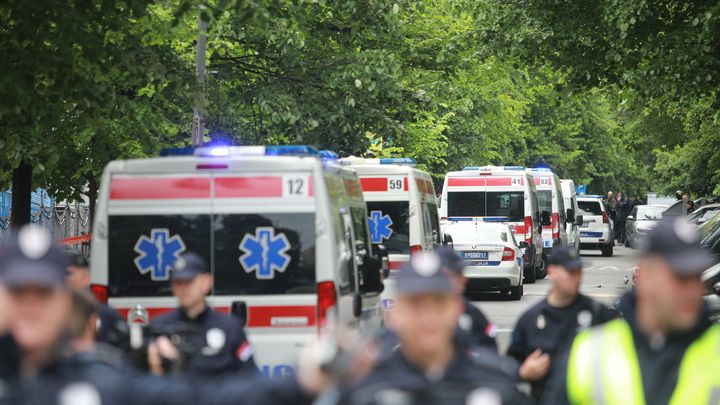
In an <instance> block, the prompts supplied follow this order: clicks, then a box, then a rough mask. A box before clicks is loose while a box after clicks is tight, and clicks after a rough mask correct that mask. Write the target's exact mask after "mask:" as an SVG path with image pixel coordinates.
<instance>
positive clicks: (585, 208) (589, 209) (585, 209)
mask: <svg viewBox="0 0 720 405" xmlns="http://www.w3.org/2000/svg"><path fill="white" fill-rule="evenodd" d="M601 204H602V202H601V201H600V200H597V201H578V208H580V211H582V213H583V214H584V215H602V205H601Z"/></svg>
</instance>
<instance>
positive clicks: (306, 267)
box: [214, 213, 316, 295]
mask: <svg viewBox="0 0 720 405" xmlns="http://www.w3.org/2000/svg"><path fill="white" fill-rule="evenodd" d="M214 230H215V295H265V294H311V293H314V292H315V285H316V279H315V215H314V214H312V213H293V214H246V215H240V214H225V215H216V218H215V226H214Z"/></svg>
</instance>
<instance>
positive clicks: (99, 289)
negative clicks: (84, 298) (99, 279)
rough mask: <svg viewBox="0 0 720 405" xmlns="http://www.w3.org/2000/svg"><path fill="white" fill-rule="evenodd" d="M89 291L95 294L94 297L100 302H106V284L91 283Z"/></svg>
mask: <svg viewBox="0 0 720 405" xmlns="http://www.w3.org/2000/svg"><path fill="white" fill-rule="evenodd" d="M90 291H92V294H93V295H94V296H95V299H96V300H98V302H100V303H102V304H107V303H108V288H107V286H104V285H100V284H91V285H90Z"/></svg>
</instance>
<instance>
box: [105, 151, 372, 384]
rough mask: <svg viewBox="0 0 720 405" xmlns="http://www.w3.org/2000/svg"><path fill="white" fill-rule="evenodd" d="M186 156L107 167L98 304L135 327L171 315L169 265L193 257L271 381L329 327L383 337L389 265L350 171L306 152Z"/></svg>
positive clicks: (212, 299) (213, 297)
mask: <svg viewBox="0 0 720 405" xmlns="http://www.w3.org/2000/svg"><path fill="white" fill-rule="evenodd" d="M186 151H187V149H183V150H180V151H179V152H180V154H187V153H186ZM190 151H191V152H190V153H192V154H190V155H187V156H170V157H160V158H151V159H138V160H120V161H113V162H110V163H109V164H108V165H107V167H106V168H105V171H104V174H103V178H102V184H101V189H100V194H99V200H98V204H97V211H96V214H95V225H94V237H93V241H92V253H91V259H92V289H93V291H94V292H95V293H96V296H99V297H103V296H105V297H106V298H107V301H108V303H109V305H110V306H112V307H113V308H116V309H117V310H118V311H119V312H120V313H121V314H123V315H126V316H127V317H128V322H131V323H132V322H147V320H148V319H152V318H153V317H154V316H156V315H158V314H161V313H164V312H166V311H170V310H172V309H174V308H175V307H176V301H175V299H174V298H173V297H172V294H171V291H170V285H169V282H168V280H169V276H170V274H169V272H170V271H171V270H170V267H171V265H172V264H173V263H174V261H175V260H176V259H177V257H178V256H179V255H180V254H181V253H183V252H186V251H192V252H195V253H197V254H199V255H201V256H203V257H204V258H205V259H206V260H207V261H208V263H209V264H210V269H211V272H212V275H213V278H214V286H213V289H212V292H211V294H210V296H209V297H208V302H209V304H210V305H211V306H212V307H214V308H216V309H217V310H220V311H224V312H232V313H233V314H235V315H237V316H239V317H240V318H242V319H243V321H244V322H245V327H246V332H247V335H248V339H249V340H250V343H251V344H252V345H253V348H254V351H255V358H256V362H257V365H258V367H259V368H260V370H261V371H262V372H263V373H264V374H265V375H268V376H271V377H281V376H284V375H287V374H289V373H292V372H294V368H295V366H296V365H297V359H298V354H299V351H300V349H301V347H302V346H303V345H305V344H307V343H309V342H311V341H313V340H314V339H315V338H316V336H317V335H318V333H319V332H320V331H321V330H323V329H324V328H326V327H331V326H337V325H340V326H342V327H344V328H350V329H357V330H360V331H361V332H362V333H374V332H375V331H376V330H377V328H378V327H379V326H380V322H381V320H382V306H381V305H380V293H381V292H382V289H383V285H382V273H383V269H382V264H381V263H382V261H383V260H382V259H381V258H378V257H377V256H376V255H374V254H373V249H372V245H371V243H370V233H369V232H368V228H367V211H366V208H365V202H364V200H363V198H362V190H361V186H360V181H359V179H358V178H357V175H356V174H355V173H353V172H351V171H348V170H345V169H343V168H341V167H340V166H339V165H337V164H336V163H334V162H332V163H330V162H325V161H323V160H322V159H321V158H320V157H319V153H318V152H317V150H315V149H314V148H311V147H304V146H267V147H265V146H258V147H215V148H197V149H194V150H192V149H190ZM175 152H178V151H175ZM138 305H139V306H140V307H139V308H138V307H137V306H138ZM136 308H137V309H136Z"/></svg>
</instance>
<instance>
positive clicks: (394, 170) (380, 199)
mask: <svg viewBox="0 0 720 405" xmlns="http://www.w3.org/2000/svg"><path fill="white" fill-rule="evenodd" d="M340 163H341V164H342V165H343V167H346V168H349V169H351V170H353V171H355V172H356V173H357V174H358V176H359V177H360V184H362V188H363V196H364V198H365V202H366V204H367V210H368V213H369V215H370V217H369V218H368V221H369V224H370V239H371V240H372V243H373V244H377V245H379V244H382V245H383V246H385V247H386V249H387V252H388V256H389V260H390V270H391V272H390V276H391V277H390V278H389V279H386V280H385V287H386V290H385V291H384V292H383V299H384V300H387V299H392V295H393V289H394V288H393V284H394V282H393V280H392V274H393V271H394V270H399V269H400V268H401V267H402V265H403V263H405V262H407V261H408V260H410V254H411V253H417V252H428V251H432V250H434V249H435V248H436V247H438V246H439V245H441V244H442V243H443V238H442V235H441V231H440V222H439V218H438V209H437V199H436V196H435V189H434V187H433V183H432V178H431V177H430V175H429V174H428V173H426V172H424V171H422V170H420V169H418V168H416V167H415V161H414V160H412V159H408V158H384V159H363V158H357V157H347V158H342V159H340ZM389 305H391V304H390V302H386V305H385V306H386V307H388V306H389Z"/></svg>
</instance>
